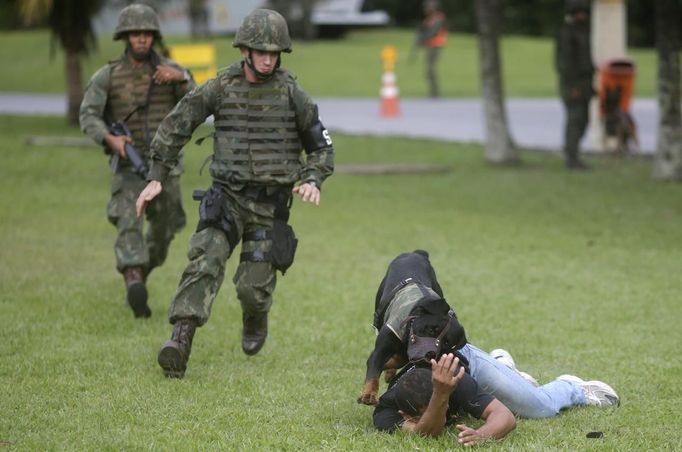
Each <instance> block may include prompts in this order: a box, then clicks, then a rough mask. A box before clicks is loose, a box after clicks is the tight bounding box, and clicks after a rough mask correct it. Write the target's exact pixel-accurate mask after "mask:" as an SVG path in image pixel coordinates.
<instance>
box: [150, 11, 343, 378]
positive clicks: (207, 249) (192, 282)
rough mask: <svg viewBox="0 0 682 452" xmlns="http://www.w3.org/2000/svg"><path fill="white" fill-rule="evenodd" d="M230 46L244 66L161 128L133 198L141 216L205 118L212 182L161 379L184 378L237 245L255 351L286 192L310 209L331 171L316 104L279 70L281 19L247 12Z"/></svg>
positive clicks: (173, 312) (290, 241)
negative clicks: (209, 122)
mask: <svg viewBox="0 0 682 452" xmlns="http://www.w3.org/2000/svg"><path fill="white" fill-rule="evenodd" d="M233 47H237V48H239V50H240V53H241V56H242V58H243V60H242V61H240V62H238V63H235V64H233V65H231V66H229V67H227V68H226V69H223V70H221V71H220V72H219V73H218V76H217V77H216V78H215V79H212V80H209V81H208V82H206V83H205V84H204V85H202V86H200V87H199V88H197V89H195V90H194V91H192V92H191V93H189V94H188V95H187V96H185V97H184V98H183V99H182V100H181V101H180V103H178V105H177V106H176V107H175V109H174V110H173V111H172V112H171V113H170V114H169V115H168V116H167V117H166V118H165V119H164V120H163V122H162V123H161V125H160V126H159V129H158V131H157V133H156V136H155V138H154V141H153V142H152V166H151V170H150V179H151V182H150V183H149V185H148V186H147V187H146V188H145V189H144V191H143V192H142V193H141V194H140V197H139V198H138V201H137V206H138V215H141V214H142V212H143V211H144V208H145V205H146V204H147V203H148V202H150V201H151V200H153V199H155V196H156V195H157V194H159V193H161V190H162V184H165V183H166V181H167V175H168V174H169V172H170V171H172V170H173V168H175V166H176V165H177V159H178V154H179V153H180V150H181V149H182V147H183V146H184V145H185V143H187V141H188V140H189V139H190V138H191V136H192V132H193V131H194V129H195V128H196V127H197V126H198V125H200V124H202V123H203V122H204V120H205V119H206V118H207V117H208V116H210V115H213V116H214V118H215V122H214V126H215V132H214V134H213V138H214V141H213V155H212V157H211V165H210V172H211V176H212V179H213V185H212V187H211V188H210V189H209V190H207V191H206V192H205V193H201V194H198V193H197V196H196V198H199V199H200V200H201V204H200V207H199V213H200V219H199V225H198V226H197V231H196V233H195V234H194V235H193V236H192V238H191V239H190V244H189V252H188V258H189V264H188V265H187V268H186V269H185V271H184V273H183V275H182V278H181V281H180V284H179V286H178V289H177V292H176V294H175V297H174V299H173V301H172V302H171V306H170V309H169V320H170V323H172V324H173V325H174V327H173V333H172V336H171V339H170V340H169V341H167V342H166V343H165V344H164V345H163V347H162V348H161V350H160V352H159V355H158V362H159V365H160V366H161V367H162V368H163V370H164V373H165V375H166V376H169V377H176V378H182V377H183V376H184V373H185V370H186V368H187V361H188V359H189V355H190V350H191V344H192V339H193V337H194V332H195V329H196V328H197V327H198V326H201V325H203V324H205V323H206V322H207V321H208V318H209V315H210V312H211V306H212V304H213V301H214V299H215V297H216V294H217V293H218V290H219V288H220V286H221V284H222V282H223V277H224V273H225V262H226V261H227V259H228V258H229V257H230V255H231V254H232V252H233V251H234V249H235V247H236V246H237V244H238V243H239V242H240V241H241V242H242V245H241V253H240V255H239V266H238V268H237V271H236V274H235V275H234V279H233V282H234V284H235V286H236V289H237V297H238V298H239V301H240V303H241V307H242V325H243V329H242V349H243V351H244V353H246V354H248V355H254V354H256V353H258V351H259V350H260V349H261V348H262V347H263V344H264V343H265V339H266V337H267V333H268V321H267V320H268V311H269V310H270V307H271V305H272V293H273V291H274V289H275V284H276V274H275V271H276V270H280V271H281V272H282V273H284V271H285V270H286V269H287V267H288V266H289V265H290V264H291V262H292V261H293V254H294V251H295V245H296V238H295V236H294V234H293V230H292V229H291V228H290V226H289V225H288V224H287V221H288V218H289V207H290V205H291V201H292V198H293V195H294V194H296V195H298V196H300V198H301V200H302V201H303V202H310V203H313V204H315V205H318V204H319V202H320V187H321V184H322V182H323V181H324V180H325V179H326V178H327V177H328V176H329V175H330V174H331V173H332V171H333V167H334V161H333V152H334V151H333V147H332V141H331V139H330V137H329V134H328V132H327V130H326V129H325V128H324V126H323V125H322V123H321V122H320V119H319V116H318V109H317V105H316V104H315V103H313V101H312V99H311V98H310V97H309V96H308V95H307V94H306V93H305V92H304V91H303V90H302V89H301V88H300V86H299V85H298V83H297V81H296V79H295V78H294V76H293V75H292V74H290V73H289V72H287V71H285V70H284V69H281V68H280V67H279V66H280V63H281V53H282V52H287V53H289V52H291V39H290V37H289V31H288V27H287V23H286V21H285V20H284V18H283V17H282V16H281V15H280V14H279V13H277V12H275V11H272V10H268V9H257V10H255V11H253V12H251V13H250V14H249V15H248V16H247V17H246V18H245V19H244V22H243V23H242V25H241V27H240V28H239V30H238V32H237V36H236V38H235V41H234V43H233ZM302 150H304V151H305V155H304V154H302V152H301V151H302Z"/></svg>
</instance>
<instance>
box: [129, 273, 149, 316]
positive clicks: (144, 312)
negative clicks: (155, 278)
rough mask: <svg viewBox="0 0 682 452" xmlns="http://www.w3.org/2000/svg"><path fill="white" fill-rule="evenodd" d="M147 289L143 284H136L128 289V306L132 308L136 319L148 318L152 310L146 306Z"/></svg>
mask: <svg viewBox="0 0 682 452" xmlns="http://www.w3.org/2000/svg"><path fill="white" fill-rule="evenodd" d="M147 298H148V294H147V288H146V287H145V285H144V283H142V282H138V283H134V284H131V285H130V287H128V305H129V306H130V307H131V308H132V310H133V313H134V314H135V317H136V318H140V317H142V318H148V317H151V315H152V310H151V309H149V306H148V305H147Z"/></svg>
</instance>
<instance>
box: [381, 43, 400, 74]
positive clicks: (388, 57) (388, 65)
mask: <svg viewBox="0 0 682 452" xmlns="http://www.w3.org/2000/svg"><path fill="white" fill-rule="evenodd" d="M397 58H398V52H397V51H396V49H395V47H393V46H386V47H384V49H383V50H382V51H381V59H382V61H383V62H384V72H393V70H394V69H395V60H396V59H397Z"/></svg>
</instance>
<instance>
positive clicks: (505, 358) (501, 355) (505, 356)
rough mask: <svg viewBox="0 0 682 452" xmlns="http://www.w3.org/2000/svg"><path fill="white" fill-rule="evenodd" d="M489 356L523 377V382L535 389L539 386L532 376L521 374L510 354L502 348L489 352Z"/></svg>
mask: <svg viewBox="0 0 682 452" xmlns="http://www.w3.org/2000/svg"><path fill="white" fill-rule="evenodd" d="M490 356H492V357H493V358H495V359H496V360H498V361H499V362H501V363H502V364H504V365H505V366H507V367H509V368H510V369H511V370H514V371H516V373H518V374H519V375H521V377H523V379H524V380H526V381H528V382H529V383H530V384H532V385H533V386H535V387H537V386H540V383H538V381H537V380H536V379H535V378H533V376H532V375H530V374H528V373H526V372H521V371H520V370H519V369H517V368H516V362H514V358H512V355H511V353H509V352H508V351H507V350H505V349H503V348H496V349H495V350H493V351H491V352H490Z"/></svg>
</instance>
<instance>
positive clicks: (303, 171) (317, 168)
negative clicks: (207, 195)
mask: <svg viewBox="0 0 682 452" xmlns="http://www.w3.org/2000/svg"><path fill="white" fill-rule="evenodd" d="M274 77H275V78H277V79H278V80H284V81H285V83H286V92H287V93H288V94H287V95H288V97H289V99H288V101H289V104H290V105H291V108H292V109H293V113H294V121H295V128H296V133H297V134H298V135H299V137H300V138H301V140H300V141H301V142H302V143H306V142H307V141H309V140H306V139H304V137H306V136H308V135H309V134H310V132H311V130H312V129H315V128H317V127H318V126H320V122H319V115H318V109H317V105H316V104H315V103H314V102H313V101H312V99H311V98H310V97H309V96H308V95H307V94H306V93H305V92H304V91H303V90H302V89H301V88H300V86H299V85H298V83H297V82H296V79H295V77H294V76H293V75H292V74H290V73H289V72H287V71H285V70H283V69H277V73H276V74H275V76H274ZM230 80H232V82H230ZM245 80H246V78H245V74H244V69H243V62H240V63H235V64H233V65H231V66H229V67H228V68H226V69H224V70H222V71H220V72H219V74H218V77H216V78H215V79H211V80H209V81H208V82H206V83H205V84H203V85H201V86H199V87H198V88H196V89H194V90H192V91H191V92H190V93H189V94H187V95H186V96H185V97H184V98H183V99H182V100H181V101H180V102H179V103H178V105H176V107H175V108H174V109H173V111H172V112H171V113H170V114H169V115H168V116H167V117H166V118H165V119H164V120H163V122H162V123H161V125H160V126H159V128H158V130H157V133H156V136H155V137H154V140H153V141H152V145H151V168H150V173H149V179H150V180H157V181H160V182H163V181H164V179H165V178H166V176H167V175H168V173H169V171H170V170H172V169H173V168H174V167H175V166H176V165H177V162H178V155H179V154H180V151H181V149H182V147H183V146H184V145H185V144H186V143H187V142H188V141H189V140H190V138H191V137H192V133H193V132H194V130H195V129H196V128H197V127H198V126H199V125H200V124H202V123H203V122H204V121H205V120H206V118H207V117H209V116H211V115H216V116H219V117H221V118H223V119H222V122H232V123H240V122H241V121H243V119H242V118H241V116H243V114H244V112H243V111H241V110H239V109H236V110H229V111H226V110H224V107H223V109H221V97H223V95H228V94H229V93H227V90H229V89H230V87H231V86H232V85H233V84H234V82H239V81H245ZM247 85H248V84H247ZM252 85H253V84H252ZM249 86H251V85H249ZM252 89H253V88H252ZM223 90H225V92H223ZM242 95H243V94H242ZM246 96H247V97H248V94H246ZM244 133H247V132H241V133H239V134H241V135H243V134H244ZM325 133H326V131H325ZM237 134H238V133H237V132H235V136H234V140H233V141H236V140H238V139H240V137H238V136H237ZM214 135H215V134H214ZM325 137H326V138H327V140H326V143H325V144H323V145H321V146H313V147H311V148H308V147H306V149H305V151H306V158H305V161H303V160H302V159H301V165H300V169H299V170H298V171H297V172H295V174H286V175H283V174H273V173H255V172H253V171H251V172H250V173H246V174H245V173H243V172H237V171H235V173H234V175H233V176H234V177H230V178H227V179H217V178H216V174H214V172H213V171H212V175H213V176H214V180H216V181H217V182H220V183H223V184H225V185H227V186H229V187H230V188H232V189H235V190H239V189H241V188H242V187H244V186H245V185H247V184H251V185H270V186H276V185H292V184H294V183H296V182H298V181H301V182H315V183H316V184H317V185H318V187H319V186H321V184H322V182H323V181H324V180H325V179H326V178H327V177H328V176H329V175H331V174H332V172H333V170H334V149H333V147H332V144H331V140H330V139H329V138H328V135H325ZM218 138H220V140H225V141H228V142H229V141H230V137H218ZM283 139H284V137H283ZM220 140H218V139H215V140H214V154H213V159H214V161H215V160H216V155H217V154H218V153H219V151H220V149H219V147H220V142H219V141H220ZM301 150H302V149H299V150H298V152H299V153H300V152H301ZM212 169H213V168H212Z"/></svg>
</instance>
